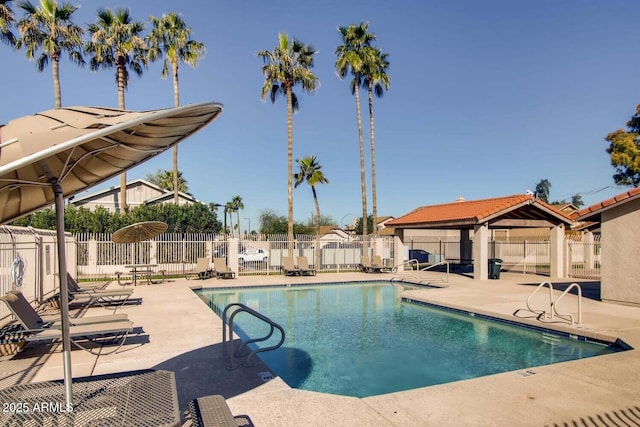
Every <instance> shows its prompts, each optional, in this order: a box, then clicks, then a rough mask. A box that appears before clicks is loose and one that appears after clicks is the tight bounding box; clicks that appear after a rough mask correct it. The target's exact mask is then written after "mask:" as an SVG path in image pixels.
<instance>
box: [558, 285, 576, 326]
mask: <svg viewBox="0 0 640 427" xmlns="http://www.w3.org/2000/svg"><path fill="white" fill-rule="evenodd" d="M573 288H576V289H578V322H577V323H576V322H574V320H573V315H572V314H571V313H567V314H560V313H558V308H557V307H558V301H560V299H562V297H563V296H565V295H566V294H567V293H569V291H570V290H571V289H573ZM552 307H553V313H554V314H555V315H556V316H557V317H559V318H561V319H565V320H569V321H570V322H571V324H572V325H573V324H574V323H576V324H577V325H580V324H581V323H582V288H581V287H580V285H578V284H577V283H575V282H574V283H572V284H570V285H569V286H568V287H567V289H565V290H564V292H563V293H562V294H560V296H559V297H558V298H556V300H555V301H554V302H553V305H552ZM566 317H569V318H568V319H566Z"/></svg>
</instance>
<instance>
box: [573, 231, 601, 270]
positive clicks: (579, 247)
mask: <svg viewBox="0 0 640 427" xmlns="http://www.w3.org/2000/svg"><path fill="white" fill-rule="evenodd" d="M600 237H601V235H600V234H594V235H592V234H585V235H584V237H582V236H581V238H567V240H566V241H567V256H566V259H567V271H568V275H569V277H572V278H576V279H595V280H599V279H600V253H601V250H602V245H601V244H600Z"/></svg>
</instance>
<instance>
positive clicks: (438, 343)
mask: <svg viewBox="0 0 640 427" xmlns="http://www.w3.org/2000/svg"><path fill="white" fill-rule="evenodd" d="M402 290H403V288H402V286H399V285H397V284H396V285H392V284H390V283H389V282H366V283H357V284H342V285H320V286H313V287H311V286H298V287H268V288H250V289H244V290H242V289H233V290H232V289H226V290H211V289H204V290H201V291H198V292H199V293H200V294H202V295H203V296H204V297H206V298H207V299H209V301H210V306H211V307H212V308H213V309H214V310H216V311H217V312H218V313H221V312H222V310H223V309H224V307H225V306H226V305H227V304H229V303H232V302H241V303H243V304H245V305H247V306H249V307H251V308H253V309H255V310H257V311H259V312H260V313H262V314H264V315H266V316H268V317H269V318H271V319H273V320H274V321H276V322H277V323H279V324H280V325H281V326H282V327H283V328H284V330H285V332H286V341H285V343H284V344H283V346H282V347H281V348H280V349H278V350H275V351H271V352H265V353H260V358H261V359H262V360H263V361H264V362H265V363H266V364H267V365H268V366H269V367H270V368H271V369H272V370H273V372H274V373H276V374H277V375H278V376H280V377H281V378H282V379H283V380H284V381H285V382H286V383H287V384H289V385H290V386H291V387H295V388H299V389H304V390H313V391H318V392H323V393H332V394H340V395H346V396H355V397H366V396H372V395H378V394H384V393H390V392H395V391H401V390H408V389H412V388H417V387H424V386H429V385H435V384H442V383H448V382H452V381H458V380H464V379H469V378H475V377H480V376H484V375H490V374H494V373H499V372H506V371H513V370H519V369H526V368H531V367H535V366H541V365H547V364H551V363H557V362H562V361H567V360H574V359H580V358H585V357H592V356H597V355H602V354H607V353H612V352H616V351H619V349H616V348H614V347H613V346H607V345H604V344H601V343H594V342H586V341H581V340H576V339H571V338H568V337H562V336H559V335H555V334H548V333H546V332H543V331H540V330H534V329H530V328H523V327H518V326H512V325H508V324H505V323H502V322H497V321H492V320H487V319H481V318H478V317H477V316H476V317H472V316H469V315H465V314H459V313H455V312H452V311H450V310H443V309H439V308H434V307H429V306H424V305H420V304H414V303H410V302H401V301H400V299H399V295H400V293H401V292H402ZM234 323H235V325H236V332H237V333H238V334H239V335H240V336H241V337H242V338H245V339H246V337H247V336H249V337H258V336H262V335H265V334H266V333H267V331H268V328H267V327H266V326H265V325H264V324H262V323H260V322H258V321H255V319H253V318H252V317H251V316H249V315H247V314H246V313H242V314H238V316H236V318H235V320H234ZM276 335H277V334H276ZM278 338H279V337H274V338H272V339H271V341H269V342H268V343H266V344H263V345H262V346H267V345H272V344H274V343H275V342H277V340H278Z"/></svg>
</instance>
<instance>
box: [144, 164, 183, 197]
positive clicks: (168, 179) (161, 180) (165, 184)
mask: <svg viewBox="0 0 640 427" xmlns="http://www.w3.org/2000/svg"><path fill="white" fill-rule="evenodd" d="M146 179H147V181H149V182H150V183H152V184H155V185H157V186H158V187H160V188H164V189H165V190H171V191H173V189H174V188H175V179H174V174H173V171H168V170H162V169H158V171H157V172H156V173H155V174H147V178H146ZM178 191H180V192H182V193H186V194H190V193H189V183H188V182H187V180H186V179H184V177H183V176H182V172H180V171H178Z"/></svg>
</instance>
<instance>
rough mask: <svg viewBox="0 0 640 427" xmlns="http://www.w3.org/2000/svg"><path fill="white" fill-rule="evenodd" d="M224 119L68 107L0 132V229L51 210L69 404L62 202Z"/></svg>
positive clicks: (190, 110)
mask: <svg viewBox="0 0 640 427" xmlns="http://www.w3.org/2000/svg"><path fill="white" fill-rule="evenodd" d="M221 113H222V105H221V104H218V103H214V102H204V103H199V104H192V105H185V106H181V107H174V108H166V109H159V110H150V111H140V112H136V111H123V110H117V109H110V108H98V107H67V108H58V109H54V110H48V111H44V112H41V113H37V114H34V115H31V116H25V117H21V118H18V119H15V120H12V121H10V122H9V123H7V124H6V125H4V126H1V127H0V224H4V223H7V222H10V221H13V220H15V219H18V218H20V217H22V216H25V215H27V214H29V213H31V212H33V211H36V210H38V209H40V208H43V207H46V206H51V205H52V204H54V205H55V211H56V230H57V245H58V248H57V250H58V274H59V278H60V296H61V298H60V310H61V317H62V352H63V364H64V385H65V397H66V403H67V405H72V404H73V396H72V389H71V385H72V375H71V340H70V338H69V301H68V298H66V295H68V289H67V266H66V253H65V247H64V242H65V237H64V198H65V197H71V196H73V195H74V194H77V193H79V192H81V191H84V190H86V189H87V188H89V187H91V186H93V185H96V184H99V183H101V182H104V181H106V180H108V179H110V178H112V177H114V176H117V175H118V174H120V173H122V172H124V171H126V170H128V169H130V168H132V167H134V166H136V165H137V164H139V163H142V162H144V161H146V160H149V159H150V158H152V157H154V156H156V155H158V154H160V153H162V152H163V151H165V150H167V149H169V148H171V147H173V146H174V145H175V144H177V143H179V142H180V141H182V140H184V139H186V138H188V137H189V136H191V135H192V134H193V133H194V132H197V131H198V130H200V129H202V128H203V127H204V126H206V125H208V124H209V123H211V122H212V121H213V120H215V119H216V118H217V117H218V116H219V115H220V114H221Z"/></svg>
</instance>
